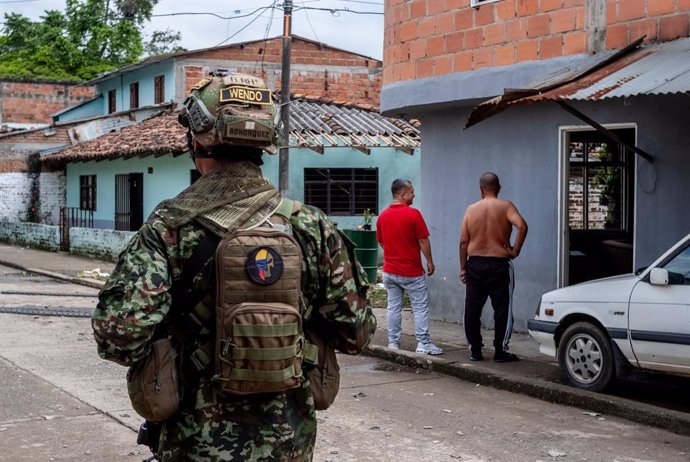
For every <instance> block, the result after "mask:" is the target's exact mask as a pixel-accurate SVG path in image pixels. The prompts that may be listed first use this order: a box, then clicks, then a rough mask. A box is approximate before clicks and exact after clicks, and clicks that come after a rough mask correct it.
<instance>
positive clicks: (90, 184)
mask: <svg viewBox="0 0 690 462" xmlns="http://www.w3.org/2000/svg"><path fill="white" fill-rule="evenodd" d="M79 208H80V209H82V210H96V175H81V176H79Z"/></svg>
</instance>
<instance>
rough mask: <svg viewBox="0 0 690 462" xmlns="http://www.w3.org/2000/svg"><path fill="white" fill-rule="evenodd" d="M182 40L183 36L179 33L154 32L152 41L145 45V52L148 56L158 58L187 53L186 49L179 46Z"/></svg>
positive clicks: (169, 31) (168, 30)
mask: <svg viewBox="0 0 690 462" xmlns="http://www.w3.org/2000/svg"><path fill="white" fill-rule="evenodd" d="M181 39H182V34H180V32H179V31H173V30H170V29H166V30H157V31H154V32H153V34H151V40H149V41H148V42H146V44H145V45H144V52H145V53H146V55H147V56H156V55H163V54H166V53H178V52H180V51H187V49H186V48H183V47H181V46H179V45H177V44H178V42H179V41H180V40H181Z"/></svg>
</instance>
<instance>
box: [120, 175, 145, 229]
mask: <svg viewBox="0 0 690 462" xmlns="http://www.w3.org/2000/svg"><path fill="white" fill-rule="evenodd" d="M143 224H144V175H143V174H142V173H128V174H124V175H115V229H116V230H118V231H138V230H139V228H141V225H143Z"/></svg>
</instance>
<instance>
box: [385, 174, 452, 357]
mask: <svg viewBox="0 0 690 462" xmlns="http://www.w3.org/2000/svg"><path fill="white" fill-rule="evenodd" d="M391 193H392V194H393V203H392V204H391V205H390V206H389V207H388V208H387V209H386V210H384V211H383V212H381V214H380V215H379V218H378V220H377V221H376V239H377V240H378V242H379V244H380V245H381V247H382V248H383V285H384V286H385V287H386V292H387V293H388V312H387V317H388V348H392V349H396V350H397V349H399V348H400V336H401V334H402V305H403V292H404V291H407V295H408V297H409V298H410V302H411V304H412V312H413V313H414V331H415V332H414V333H415V337H417V349H416V350H415V351H416V352H417V353H422V354H427V355H440V354H441V353H443V350H442V349H440V348H439V347H437V346H436V345H434V344H433V343H431V338H430V336H429V306H428V298H427V287H426V278H425V276H424V267H423V266H422V257H421V255H420V251H421V253H423V254H424V258H425V259H426V267H427V271H426V274H428V275H429V276H431V275H432V274H434V260H433V258H432V257H431V244H430V243H429V230H428V229H427V227H426V223H424V218H422V214H421V213H420V212H419V210H417V209H414V208H412V207H410V206H411V205H412V202H413V201H414V187H413V186H412V182H411V181H410V180H402V179H397V180H395V181H393V185H392V186H391Z"/></svg>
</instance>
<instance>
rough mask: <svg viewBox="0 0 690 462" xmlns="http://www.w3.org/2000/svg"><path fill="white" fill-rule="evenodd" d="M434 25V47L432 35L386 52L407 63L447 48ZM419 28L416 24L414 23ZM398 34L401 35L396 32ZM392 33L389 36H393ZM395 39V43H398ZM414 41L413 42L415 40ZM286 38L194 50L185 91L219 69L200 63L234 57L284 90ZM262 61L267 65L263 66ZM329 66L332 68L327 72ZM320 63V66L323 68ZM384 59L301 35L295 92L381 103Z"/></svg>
mask: <svg viewBox="0 0 690 462" xmlns="http://www.w3.org/2000/svg"><path fill="white" fill-rule="evenodd" d="M428 22H429V24H431V25H432V30H431V37H432V38H434V40H433V41H432V42H431V48H430V50H427V48H428V46H429V44H428V43H427V42H426V40H419V39H417V40H415V41H406V42H405V45H404V46H402V47H388V48H387V49H386V51H385V54H386V56H387V57H388V59H389V60H391V61H392V62H403V61H406V60H409V59H414V60H417V59H424V58H425V57H427V56H431V57H432V60H431V61H432V62H433V57H435V56H437V55H442V54H444V53H445V50H444V47H445V41H444V39H443V37H435V36H434V34H433V30H434V29H433V24H434V19H430V20H429V21H428ZM413 26H415V27H414V30H415V33H416V24H413ZM393 35H395V34H393ZM388 39H390V36H387V40H388ZM395 40H400V38H399V37H398V38H397V39H393V41H390V42H389V43H394V41H395ZM412 43H414V45H412V46H411V44H412ZM281 47H282V42H281V39H280V38H275V39H271V40H267V41H266V42H258V44H257V43H250V44H241V45H235V46H230V47H224V48H220V49H215V50H208V51H206V52H203V53H199V54H194V56H193V57H190V61H191V62H189V63H188V64H186V63H185V62H184V61H183V62H182V64H181V66H182V68H183V74H184V89H185V94H187V93H189V92H190V91H191V89H192V87H193V86H194V85H195V84H196V83H197V82H198V81H199V80H200V79H201V78H203V77H205V76H207V75H208V74H209V72H210V71H212V70H213V69H212V68H211V67H210V65H204V66H200V65H198V64H193V63H198V62H200V61H202V62H203V61H204V60H212V61H215V62H223V61H226V62H228V61H232V62H234V63H244V65H237V64H235V66H226V67H227V70H229V71H231V72H242V73H246V74H251V75H256V76H257V77H261V78H263V79H264V80H265V81H266V82H267V84H268V85H269V86H270V87H271V88H272V89H274V90H279V89H280V80H281V78H280V68H281V57H280V53H281V52H282V48H281ZM259 61H261V62H262V63H263V65H261V66H259V65H257V62H259ZM324 67H327V70H328V71H327V72H324ZM319 68H320V69H319ZM381 78H382V74H381V62H380V61H377V60H374V59H369V58H366V57H363V56H359V55H356V54H354V53H349V52H346V51H341V50H338V49H334V48H331V47H328V46H320V45H319V44H316V43H312V42H309V41H306V40H302V39H299V38H295V39H293V42H292V67H291V79H290V91H291V93H300V94H305V95H309V96H317V97H320V96H323V97H327V98H329V99H343V100H344V101H348V102H353V103H358V104H360V103H362V104H372V105H374V106H378V105H379V93H380V87H381Z"/></svg>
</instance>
